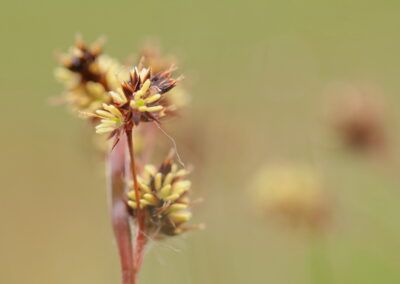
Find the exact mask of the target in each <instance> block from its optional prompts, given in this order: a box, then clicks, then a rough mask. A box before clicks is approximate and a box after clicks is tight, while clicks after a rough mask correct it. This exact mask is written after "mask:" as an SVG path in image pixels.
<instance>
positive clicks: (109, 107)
mask: <svg viewBox="0 0 400 284" xmlns="http://www.w3.org/2000/svg"><path fill="white" fill-rule="evenodd" d="M178 80H179V79H172V78H171V70H167V71H164V72H161V73H158V74H156V75H152V72H151V69H147V68H143V67H135V68H133V69H132V71H131V72H130V76H129V80H127V81H124V82H122V83H121V86H120V87H119V88H118V89H116V91H110V92H109V96H110V97H111V103H109V104H103V105H102V108H100V109H98V110H96V111H95V113H89V114H88V115H89V116H91V117H97V118H100V119H101V121H100V124H99V125H97V127H96V132H97V133H99V134H102V133H110V137H113V136H119V135H120V133H121V131H122V130H123V129H129V128H132V127H133V126H135V125H138V124H139V123H140V122H149V121H158V120H159V119H161V118H163V117H164V115H165V111H166V109H167V108H168V106H164V105H163V103H162V101H163V99H164V94H165V93H166V92H168V91H169V90H171V89H172V88H173V87H175V85H176V83H177V81H178Z"/></svg>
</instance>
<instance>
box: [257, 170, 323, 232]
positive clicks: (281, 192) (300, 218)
mask: <svg viewBox="0 0 400 284" xmlns="http://www.w3.org/2000/svg"><path fill="white" fill-rule="evenodd" d="M255 189H256V195H255V196H256V202H257V203H258V205H259V207H260V208H261V209H262V210H263V211H265V212H267V213H268V214H269V215H271V216H275V217H276V218H278V219H279V220H281V221H284V222H286V223H289V224H292V225H295V226H303V227H306V228H311V229H322V228H324V227H325V226H326V225H327V224H328V223H329V217H330V210H331V204H330V200H329V198H328V196H327V192H326V191H325V188H324V187H323V185H322V182H321V179H320V178H319V176H318V175H317V174H316V173H315V172H314V171H312V170H311V169H309V168H306V167H293V166H275V167H266V168H264V169H263V170H261V171H260V172H259V173H258V175H257V176H256V179H255Z"/></svg>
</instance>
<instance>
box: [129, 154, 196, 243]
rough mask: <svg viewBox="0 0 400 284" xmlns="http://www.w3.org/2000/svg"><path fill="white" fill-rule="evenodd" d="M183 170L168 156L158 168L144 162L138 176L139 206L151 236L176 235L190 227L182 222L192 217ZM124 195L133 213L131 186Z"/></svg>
mask: <svg viewBox="0 0 400 284" xmlns="http://www.w3.org/2000/svg"><path fill="white" fill-rule="evenodd" d="M187 174H188V171H187V170H185V169H179V168H178V166H177V165H176V164H174V163H172V159H171V158H168V159H167V160H166V161H164V162H163V164H162V165H161V166H160V167H159V168H158V169H157V168H156V167H155V166H153V165H147V166H146V167H145V170H144V174H143V175H142V176H141V177H139V189H140V191H139V193H140V194H139V198H140V199H139V202H140V208H141V210H143V211H142V212H144V213H145V216H146V231H147V232H149V233H152V235H154V237H156V238H157V237H158V238H160V237H162V236H163V235H177V234H180V233H182V232H184V231H187V230H188V229H191V228H189V227H184V226H182V225H183V224H184V223H185V222H187V221H189V220H190V218H191V217H192V213H191V212H190V211H189V210H188V209H189V207H190V202H189V198H188V193H189V191H190V187H191V182H190V181H189V180H186V179H185V177H186V175H187ZM128 197H129V201H128V205H129V206H130V207H131V208H132V214H133V215H136V210H137V200H136V197H135V192H134V190H133V189H132V190H131V191H130V192H129V193H128Z"/></svg>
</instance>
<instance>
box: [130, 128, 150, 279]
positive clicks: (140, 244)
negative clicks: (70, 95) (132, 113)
mask: <svg viewBox="0 0 400 284" xmlns="http://www.w3.org/2000/svg"><path fill="white" fill-rule="evenodd" d="M126 138H127V140H128V150H129V156H130V167H131V174H132V179H133V188H134V191H135V199H136V203H137V208H136V212H137V215H136V218H137V224H138V226H137V234H136V238H135V255H134V260H133V273H134V278H135V282H134V283H136V278H137V276H138V273H139V270H140V267H141V264H142V261H143V253H144V246H145V244H146V235H145V232H144V215H143V211H142V208H141V205H140V197H139V183H138V180H137V173H136V162H135V152H134V146H133V130H132V129H127V130H126Z"/></svg>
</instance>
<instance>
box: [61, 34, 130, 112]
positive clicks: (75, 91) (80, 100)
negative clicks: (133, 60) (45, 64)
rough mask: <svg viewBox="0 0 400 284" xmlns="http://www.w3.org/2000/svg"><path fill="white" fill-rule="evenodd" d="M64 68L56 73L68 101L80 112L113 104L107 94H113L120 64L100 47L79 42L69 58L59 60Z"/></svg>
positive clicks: (96, 44)
mask: <svg viewBox="0 0 400 284" xmlns="http://www.w3.org/2000/svg"><path fill="white" fill-rule="evenodd" d="M60 63H61V65H62V66H61V67H59V68H57V69H56V71H55V76H56V77H57V79H58V80H59V81H60V82H61V83H63V84H64V86H65V88H66V90H65V96H64V97H65V100H66V101H67V102H68V103H70V104H71V106H72V108H73V109H74V110H76V111H78V112H93V111H95V110H96V109H99V108H100V107H101V105H102V104H103V103H109V102H110V101H111V98H110V96H109V95H108V94H107V92H108V91H110V90H114V89H115V88H116V87H117V86H118V84H119V81H118V79H117V75H118V74H120V73H121V72H122V71H121V70H122V69H121V66H120V64H119V63H118V62H117V61H116V60H114V59H112V58H110V57H108V56H106V55H103V54H102V47H101V44H100V43H99V42H98V43H94V44H92V45H91V46H87V45H85V44H84V43H83V42H82V41H81V40H80V39H78V40H77V42H76V44H75V46H74V47H72V48H71V49H70V52H69V53H68V54H66V55H61V56H60Z"/></svg>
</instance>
